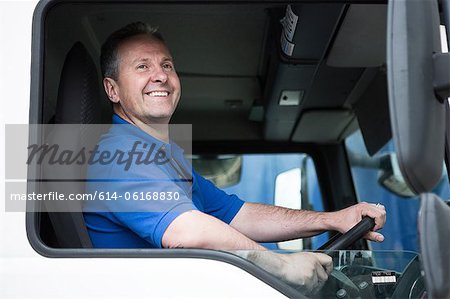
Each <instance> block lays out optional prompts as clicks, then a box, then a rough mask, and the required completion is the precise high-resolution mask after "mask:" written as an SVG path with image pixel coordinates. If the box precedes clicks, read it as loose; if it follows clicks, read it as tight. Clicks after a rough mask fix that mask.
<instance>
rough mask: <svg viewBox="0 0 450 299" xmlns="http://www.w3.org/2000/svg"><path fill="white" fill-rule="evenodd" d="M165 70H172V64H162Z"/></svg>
mask: <svg viewBox="0 0 450 299" xmlns="http://www.w3.org/2000/svg"><path fill="white" fill-rule="evenodd" d="M162 67H163V68H164V69H165V70H169V71H171V70H173V66H172V65H171V64H170V63H164V64H163V66H162Z"/></svg>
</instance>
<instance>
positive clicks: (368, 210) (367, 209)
mask: <svg viewBox="0 0 450 299" xmlns="http://www.w3.org/2000/svg"><path fill="white" fill-rule="evenodd" d="M330 216H331V218H330V223H332V225H333V226H334V229H335V230H337V231H339V232H341V233H345V232H347V231H348V230H349V229H351V228H352V227H353V226H355V225H356V224H357V223H358V222H359V221H361V219H362V217H364V216H369V217H371V218H373V219H375V227H374V228H373V231H371V232H368V233H367V234H366V236H365V238H366V239H368V240H372V241H376V242H383V240H384V236H383V235H382V234H380V233H377V232H376V231H377V230H379V229H381V228H382V227H383V226H384V224H385V223H386V209H385V208H384V206H383V205H375V204H370V203H367V202H361V203H359V204H356V205H354V206H351V207H348V208H346V209H343V210H340V211H337V212H333V213H331V215H330Z"/></svg>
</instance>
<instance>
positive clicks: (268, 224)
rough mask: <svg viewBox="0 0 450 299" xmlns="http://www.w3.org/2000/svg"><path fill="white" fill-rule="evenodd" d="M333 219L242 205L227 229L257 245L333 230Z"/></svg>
mask: <svg viewBox="0 0 450 299" xmlns="http://www.w3.org/2000/svg"><path fill="white" fill-rule="evenodd" d="M332 219H333V215H332V213H323V212H315V211H307V210H293V209H287V208H283V207H277V206H270V205H264V204H257V203H245V204H244V206H243V207H242V208H241V210H240V211H239V213H238V214H237V215H236V216H235V217H234V219H233V221H232V222H231V223H230V225H231V226H232V227H234V228H235V229H236V230H238V231H240V232H241V233H243V234H244V235H246V236H247V237H249V238H250V239H252V240H255V241H257V242H279V241H286V240H292V239H297V238H302V237H309V236H313V235H316V234H319V233H321V232H323V231H324V230H330V229H335V228H334V227H333V225H332V222H333V220H332Z"/></svg>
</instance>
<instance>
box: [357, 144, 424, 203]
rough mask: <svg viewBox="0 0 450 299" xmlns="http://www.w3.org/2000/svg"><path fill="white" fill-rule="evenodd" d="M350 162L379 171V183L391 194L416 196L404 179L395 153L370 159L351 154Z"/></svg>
mask: <svg viewBox="0 0 450 299" xmlns="http://www.w3.org/2000/svg"><path fill="white" fill-rule="evenodd" d="M349 160H350V163H351V165H352V166H354V167H361V168H368V169H378V170H379V173H378V183H379V184H380V185H381V186H382V187H383V188H385V189H386V190H388V191H389V192H391V193H394V194H396V195H398V196H401V197H414V196H416V194H415V193H414V191H413V190H412V189H411V188H410V187H409V186H408V184H407V183H406V181H405V179H404V178H403V175H402V173H401V171H400V166H399V164H398V161H397V156H396V155H395V153H386V154H383V155H380V156H376V157H369V156H365V155H361V154H356V153H354V152H349Z"/></svg>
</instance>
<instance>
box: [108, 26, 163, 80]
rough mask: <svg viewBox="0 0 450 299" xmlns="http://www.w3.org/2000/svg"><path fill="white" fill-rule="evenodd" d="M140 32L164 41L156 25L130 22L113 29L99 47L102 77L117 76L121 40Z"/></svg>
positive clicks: (114, 77) (115, 77)
mask: <svg viewBox="0 0 450 299" xmlns="http://www.w3.org/2000/svg"><path fill="white" fill-rule="evenodd" d="M141 34H145V35H148V36H150V37H152V38H155V39H157V40H160V41H162V42H164V39H163V37H162V35H161V34H160V33H159V32H158V28H157V27H153V26H151V25H149V24H146V23H143V22H135V23H131V24H128V25H126V26H124V27H122V28H120V29H119V30H117V31H114V32H113V33H112V34H111V35H110V36H109V37H108V38H107V39H106V41H105V42H104V43H103V45H102V49H101V54H100V67H101V70H102V75H103V78H106V77H109V78H112V79H114V80H117V79H118V78H119V59H120V57H118V56H119V51H118V49H119V46H120V44H121V43H122V42H123V41H125V40H127V39H129V38H131V37H133V36H136V35H141Z"/></svg>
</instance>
